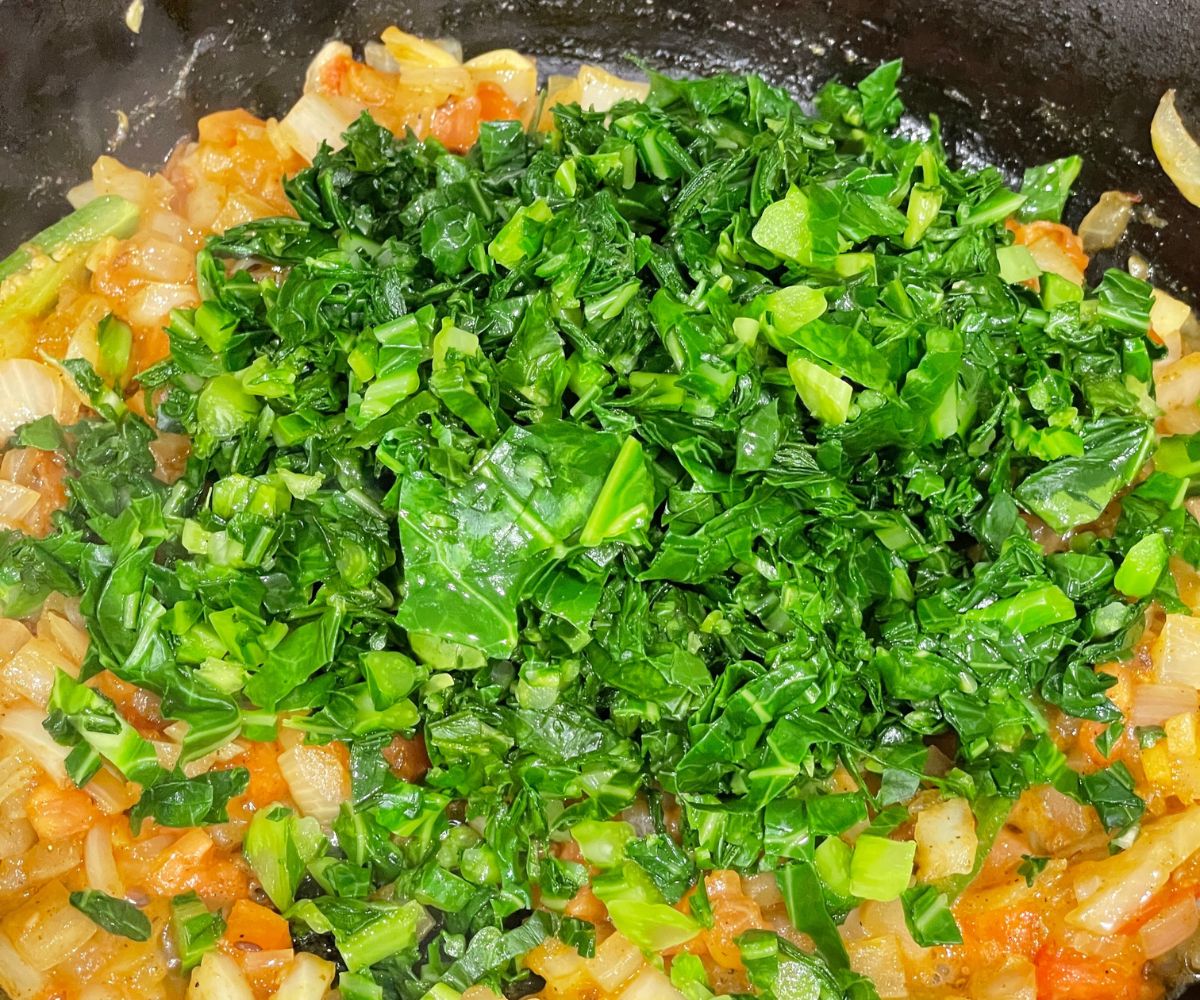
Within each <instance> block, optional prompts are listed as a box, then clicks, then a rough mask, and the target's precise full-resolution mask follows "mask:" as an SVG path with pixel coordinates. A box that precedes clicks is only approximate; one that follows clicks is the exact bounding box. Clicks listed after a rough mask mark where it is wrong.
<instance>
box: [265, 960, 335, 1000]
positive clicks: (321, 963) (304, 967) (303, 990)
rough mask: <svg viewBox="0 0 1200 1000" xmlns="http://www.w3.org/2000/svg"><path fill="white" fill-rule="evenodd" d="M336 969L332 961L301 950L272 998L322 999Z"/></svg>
mask: <svg viewBox="0 0 1200 1000" xmlns="http://www.w3.org/2000/svg"><path fill="white" fill-rule="evenodd" d="M336 971H337V970H336V968H335V967H334V964H333V963H332V962H326V961H325V959H323V958H318V957H317V956H316V955H313V954H312V953H310V952H307V951H302V952H301V953H300V954H299V955H297V956H296V958H295V960H294V961H293V962H292V965H291V968H289V969H288V971H287V975H286V976H284V977H283V981H282V982H281V983H280V984H279V989H278V990H276V991H275V997H274V1000H322V998H323V997H324V996H325V993H326V991H327V990H328V989H329V984H330V983H332V982H333V976H334V973H335V972H336Z"/></svg>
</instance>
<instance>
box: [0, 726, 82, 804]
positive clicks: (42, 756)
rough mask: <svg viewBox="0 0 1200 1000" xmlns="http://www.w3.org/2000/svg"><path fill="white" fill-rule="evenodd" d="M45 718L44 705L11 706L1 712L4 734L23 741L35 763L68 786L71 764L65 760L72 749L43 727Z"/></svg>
mask: <svg viewBox="0 0 1200 1000" xmlns="http://www.w3.org/2000/svg"><path fill="white" fill-rule="evenodd" d="M43 718H45V713H44V712H42V711H41V710H40V709H36V708H10V709H8V710H7V711H6V712H4V713H3V714H2V715H0V735H3V736H8V737H11V738H12V739H14V740H16V741H17V742H18V743H20V744H21V747H22V749H24V750H25V752H26V753H28V754H29V756H30V757H32V758H33V760H34V763H36V764H37V765H38V766H39V767H40V768H41V769H42V770H43V771H45V772H46V773H47V774H48V775H49V776H50V778H51V779H52V780H53V781H54V782H55V783H56V784H58V785H59V787H61V788H65V787H66V785H67V768H66V765H65V763H64V762H65V761H66V759H67V754H68V753H70V749H69V748H68V747H64V746H63V745H62V744H60V743H56V742H55V741H54V739H53V738H52V737H51V736H50V734H49V733H48V732H46V730H45V729H43V728H42V719H43Z"/></svg>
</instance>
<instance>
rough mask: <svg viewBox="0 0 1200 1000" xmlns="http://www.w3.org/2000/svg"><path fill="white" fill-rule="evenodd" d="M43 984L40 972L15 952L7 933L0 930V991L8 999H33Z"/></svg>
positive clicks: (39, 992)
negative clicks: (6, 995) (5, 994)
mask: <svg viewBox="0 0 1200 1000" xmlns="http://www.w3.org/2000/svg"><path fill="white" fill-rule="evenodd" d="M44 985H45V980H44V979H43V978H42V974H41V973H40V972H38V970H37V969H35V968H34V967H33V966H31V965H30V964H29V963H28V962H26V961H25V959H23V958H22V957H21V956H20V955H18V954H17V949H16V948H14V947H13V943H12V941H10V940H9V938H8V935H6V934H5V933H4V932H3V931H0V992H2V993H7V994H8V996H9V997H10V1000H33V998H34V997H36V996H38V995H39V994H41V992H42V987H43V986H44Z"/></svg>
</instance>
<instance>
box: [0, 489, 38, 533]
mask: <svg viewBox="0 0 1200 1000" xmlns="http://www.w3.org/2000/svg"><path fill="white" fill-rule="evenodd" d="M39 499H41V498H40V496H39V495H38V493H37V491H36V490H31V489H27V488H26V487H24V486H18V485H17V484H16V483H13V482H9V480H7V479H0V525H4V526H5V527H7V528H15V527H17V526H18V525H19V524H20V523H21V521H22V520H24V518H25V515H26V514H28V513H29V512H30V511H31V510H33V508H34V507H36V506H37V504H38V500H39Z"/></svg>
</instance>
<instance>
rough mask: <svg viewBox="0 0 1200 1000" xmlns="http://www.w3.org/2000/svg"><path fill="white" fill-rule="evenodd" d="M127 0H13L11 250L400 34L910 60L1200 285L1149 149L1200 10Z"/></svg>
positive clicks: (698, 63)
mask: <svg viewBox="0 0 1200 1000" xmlns="http://www.w3.org/2000/svg"><path fill="white" fill-rule="evenodd" d="M126 2H127V0H98V2H97V0H92V2H79V0H74V2H73V0H59V2H56V3H46V2H43V0H0V251H4V252H7V251H8V250H9V249H11V248H12V246H14V245H15V244H16V243H18V242H19V241H20V240H21V238H22V237H23V236H26V235H28V234H30V233H33V232H36V231H37V230H39V229H41V228H42V227H44V226H45V225H46V224H48V223H49V222H51V221H53V219H55V218H57V217H58V216H59V215H61V214H63V212H64V210H65V202H63V201H62V197H61V196H62V194H63V193H64V192H65V191H66V190H67V189H68V188H69V187H71V186H72V185H73V184H75V183H78V182H79V181H80V180H82V179H84V178H86V176H87V175H88V169H89V167H90V165H91V162H92V161H93V160H94V159H95V158H96V156H98V155H100V154H101V153H104V152H109V151H111V152H115V153H116V154H117V155H118V156H119V157H120V158H121V159H123V160H124V161H125V162H128V163H130V164H131V165H134V166H138V167H148V166H153V165H155V164H158V163H160V162H161V161H162V158H163V157H164V156H165V155H166V153H167V152H168V151H169V150H170V149H171V147H172V146H173V145H174V143H175V142H176V141H177V140H178V139H179V137H180V136H182V135H184V134H186V133H190V132H192V131H193V130H194V125H195V122H196V119H197V118H198V117H199V116H200V115H202V114H204V113H206V112H208V111H211V110H215V109H217V108H222V107H229V106H235V105H239V104H240V105H243V106H245V107H248V108H249V109H250V110H251V111H254V112H256V113H258V114H263V115H270V114H280V113H282V112H283V111H284V110H286V109H287V107H288V106H289V105H290V104H291V102H292V100H294V98H295V97H296V96H297V94H298V93H299V88H300V83H301V80H302V77H303V70H304V66H305V65H306V64H307V61H308V59H309V57H310V56H311V54H312V53H313V52H315V51H316V49H317V48H319V47H320V45H321V43H322V42H323V41H325V40H326V39H328V38H331V37H335V36H338V37H341V38H344V39H346V40H348V41H350V42H359V43H361V42H362V41H365V40H368V39H371V38H375V37H377V36H378V33H379V31H380V30H381V29H382V28H383V27H385V26H386V25H387V24H390V23H396V24H399V25H402V26H403V27H405V28H406V29H407V30H409V31H412V32H414V33H416V34H419V35H426V36H439V35H453V36H455V37H457V38H459V39H460V40H461V41H462V43H463V47H464V49H465V50H466V51H467V52H468V54H470V53H471V52H476V51H481V50H483V49H486V48H494V47H496V46H498V45H509V46H512V47H513V48H516V49H519V50H521V51H524V52H530V53H534V54H536V55H538V56H540V57H541V66H542V69H543V72H545V71H554V70H555V69H556V68H557V67H560V66H567V65H570V64H575V63H578V62H579V61H581V60H587V61H593V62H598V63H601V64H604V65H606V66H608V67H610V68H616V69H620V68H622V63H623V62H624V58H623V57H624V56H626V55H628V54H634V55H637V56H639V57H642V58H644V59H646V60H647V61H648V62H649V63H651V64H652V65H655V66H656V67H659V68H664V69H676V70H682V71H691V72H703V71H706V70H713V69H718V68H722V69H737V70H754V71H757V72H760V73H762V74H763V75H765V76H766V77H767V78H768V79H769V80H771V82H774V83H780V84H785V85H787V86H789V87H790V88H792V89H793V90H795V91H797V92H799V93H801V94H803V93H805V92H806V91H809V90H811V89H812V88H813V86H814V84H820V83H821V82H823V81H824V80H825V79H827V78H829V77H831V76H835V75H839V76H843V77H848V78H857V77H858V76H861V75H863V74H864V73H865V72H866V71H867V69H868V68H869V67H870V66H872V65H874V64H876V63H878V62H880V61H882V60H885V59H889V58H893V57H895V56H902V57H903V58H904V60H905V64H906V82H905V83H904V88H903V93H904V97H905V100H906V102H907V104H908V106H909V108H910V109H911V110H912V111H913V112H914V113H916V114H917V115H923V114H926V113H928V112H929V111H936V112H939V113H940V114H941V115H942V119H943V124H944V126H945V133H946V137H947V141H948V144H949V145H950V146H951V148H952V149H953V150H954V151H955V152H956V153H957V154H958V155H959V156H960V157H963V158H968V159H973V158H987V159H990V160H992V161H993V162H996V163H998V164H999V165H1001V166H1002V167H1004V168H1006V169H1008V170H1010V171H1012V172H1013V173H1014V174H1017V173H1019V170H1020V168H1021V165H1022V164H1031V163H1040V162H1044V161H1046V160H1049V159H1052V158H1054V157H1057V156H1062V155H1064V154H1066V153H1069V152H1078V153H1081V154H1082V155H1083V156H1084V158H1085V167H1084V171H1083V174H1082V176H1081V178H1080V181H1079V183H1078V185H1077V187H1076V192H1077V196H1076V197H1075V199H1074V200H1073V205H1072V207H1073V209H1074V215H1073V216H1072V214H1071V213H1068V218H1067V221H1068V222H1072V223H1076V222H1078V221H1079V218H1080V217H1081V216H1082V214H1083V212H1084V211H1086V209H1087V207H1088V205H1089V204H1090V203H1091V200H1092V199H1093V198H1094V196H1096V195H1097V194H1099V193H1100V192H1101V191H1104V190H1105V189H1108V188H1122V189H1125V190H1131V191H1137V192H1140V193H1141V194H1142V195H1143V196H1144V198H1145V205H1146V206H1147V207H1149V208H1150V209H1152V210H1153V215H1155V216H1157V217H1158V220H1157V222H1156V224H1150V223H1148V222H1145V221H1140V220H1139V221H1137V222H1135V223H1134V224H1133V225H1132V226H1131V227H1130V232H1129V234H1128V236H1127V237H1126V240H1125V242H1124V243H1123V244H1122V246H1121V248H1120V253H1121V256H1122V258H1124V256H1125V255H1126V254H1127V253H1128V252H1130V251H1131V250H1132V251H1137V252H1139V253H1141V254H1143V255H1144V256H1145V257H1146V258H1147V259H1148V260H1150V261H1152V262H1153V263H1154V264H1156V265H1157V267H1156V272H1155V275H1154V277H1155V280H1156V281H1158V282H1159V283H1165V284H1167V285H1170V286H1172V287H1174V288H1175V289H1176V290H1177V291H1180V292H1186V291H1187V290H1188V288H1189V286H1193V285H1196V284H1200V225H1198V223H1200V211H1198V210H1196V209H1194V208H1192V207H1191V206H1190V205H1188V204H1187V203H1186V202H1185V201H1184V200H1183V198H1182V197H1181V196H1180V195H1179V194H1178V193H1177V192H1176V191H1175V190H1174V188H1173V187H1172V186H1171V184H1170V182H1169V181H1168V180H1167V179H1166V177H1165V176H1164V175H1163V174H1162V171H1161V170H1160V169H1159V168H1158V165H1157V163H1156V161H1155V160H1154V157H1153V153H1152V152H1151V149H1150V142H1149V136H1148V127H1149V121H1150V117H1151V115H1152V114H1153V111H1154V107H1155V105H1156V103H1157V101H1158V99H1159V97H1160V96H1161V94H1162V92H1163V91H1164V90H1165V89H1166V88H1167V87H1170V86H1174V87H1177V88H1178V89H1179V101H1180V105H1181V107H1182V108H1183V110H1184V114H1185V116H1186V115H1187V113H1188V112H1189V111H1191V113H1192V115H1193V116H1194V117H1193V118H1192V120H1193V121H1196V120H1200V74H1198V73H1197V72H1196V68H1197V67H1198V66H1200V32H1198V31H1197V29H1198V28H1200V0H1022V2H1018V0H736V2H730V0H690V2H689V0H624V2H623V0H540V2H539V0H476V2H470V3H462V2H455V0H417V2H412V0H408V2H395V0H334V2H330V0H236V2H235V0H146V5H145V16H144V18H143V23H142V30H141V32H140V34H136V35H135V34H133V33H132V32H131V31H130V30H129V29H128V28H127V27H126V25H125V21H124V11H125V6H126ZM623 68H624V71H625V72H629V66H628V64H627V63H625V65H624V67H623ZM118 111H120V112H123V113H124V114H125V115H127V116H128V126H127V128H126V127H122V126H120V125H119V124H118Z"/></svg>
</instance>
